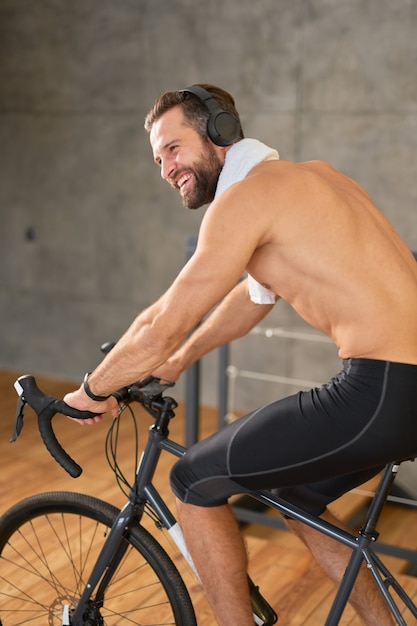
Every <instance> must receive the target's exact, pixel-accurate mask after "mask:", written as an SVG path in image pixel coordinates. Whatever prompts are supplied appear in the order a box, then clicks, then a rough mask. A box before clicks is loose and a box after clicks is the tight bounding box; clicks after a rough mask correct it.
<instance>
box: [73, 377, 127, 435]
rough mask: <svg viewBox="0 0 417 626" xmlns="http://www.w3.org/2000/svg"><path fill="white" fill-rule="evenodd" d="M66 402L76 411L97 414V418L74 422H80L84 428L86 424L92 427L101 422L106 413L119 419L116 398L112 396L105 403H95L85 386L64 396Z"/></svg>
mask: <svg viewBox="0 0 417 626" xmlns="http://www.w3.org/2000/svg"><path fill="white" fill-rule="evenodd" d="M64 402H66V403H67V404H69V405H70V406H72V407H73V408H74V409H79V410H80V411H91V412H92V413H97V416H96V417H91V418H89V419H86V420H78V419H75V420H74V421H75V422H78V424H80V425H81V426H84V424H88V425H92V424H97V423H98V422H101V421H102V419H103V414H104V413H110V414H111V415H112V416H113V417H118V414H119V412H118V404H117V400H116V398H113V396H110V398H109V399H108V400H106V401H105V402H94V400H91V399H90V398H89V397H88V396H87V394H86V393H85V391H84V387H83V385H81V386H80V388H79V389H77V391H72V392H71V393H67V394H66V396H64Z"/></svg>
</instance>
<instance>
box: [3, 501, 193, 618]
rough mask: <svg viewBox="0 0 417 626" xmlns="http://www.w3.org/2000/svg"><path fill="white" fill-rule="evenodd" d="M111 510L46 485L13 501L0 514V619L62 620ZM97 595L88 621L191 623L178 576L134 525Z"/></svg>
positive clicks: (70, 608)
mask: <svg viewBox="0 0 417 626" xmlns="http://www.w3.org/2000/svg"><path fill="white" fill-rule="evenodd" d="M117 513H118V510H117V509H116V508H115V507H113V506H112V505H110V504H108V503H106V502H103V501H102V500H98V499H97V498H93V497H90V496H86V495H82V494H77V493H71V492H53V493H45V494H40V495H37V496H32V497H30V498H27V499H25V500H22V501H21V502H19V503H17V504H16V505H15V506H13V507H12V508H11V509H9V510H8V511H7V512H6V513H5V514H4V515H3V516H2V518H1V519H0V568H1V569H0V580H1V588H0V624H2V625H3V626H19V625H20V624H26V626H27V625H31V626H32V625H33V626H45V625H46V624H48V625H49V626H62V625H63V624H71V614H72V612H73V610H74V608H75V607H76V605H77V602H78V599H79V597H80V595H81V593H82V591H83V590H84V588H85V585H86V579H87V578H88V576H89V574H90V572H91V570H92V568H93V566H94V564H95V562H96V560H97V556H98V554H99V553H100V550H101V548H102V545H103V543H104V541H105V539H106V535H107V534H108V530H109V528H110V527H111V526H112V524H113V520H114V519H115V517H116V515H117ZM126 541H127V542H128V548H127V550H126V553H125V555H124V557H123V560H122V562H121V563H120V565H119V567H118V569H117V571H116V572H115V574H114V576H113V577H112V579H111V581H110V583H109V585H108V587H107V589H106V592H105V597H104V601H103V602H102V603H100V606H97V603H95V600H94V596H92V599H91V607H90V613H89V615H88V617H86V618H85V621H84V623H85V624H88V625H89V626H99V625H100V626H115V625H116V624H117V625H121V624H140V625H141V626H151V625H152V626H155V625H159V626H163V625H166V624H176V625H180V626H195V625H196V620H195V616H194V610H193V607H192V604H191V600H190V598H189V595H188V592H187V590H186V588H185V585H184V583H183V581H182V579H181V576H180V574H179V572H178V570H177V569H176V567H175V566H174V564H173V563H172V561H171V559H170V558H169V557H168V555H167V554H166V552H165V551H164V550H163V548H162V547H161V546H160V545H159V544H158V542H157V541H156V540H155V539H154V538H153V537H152V535H150V534H149V533H148V532H147V531H146V530H145V529H144V528H142V527H141V526H139V525H138V526H136V527H134V528H133V529H132V530H131V531H129V533H128V534H127V537H126Z"/></svg>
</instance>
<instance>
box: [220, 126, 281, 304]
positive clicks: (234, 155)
mask: <svg viewBox="0 0 417 626" xmlns="http://www.w3.org/2000/svg"><path fill="white" fill-rule="evenodd" d="M278 159H279V154H278V152H277V150H274V149H273V148H269V147H268V146H266V145H265V144H264V143H262V142H261V141H258V140H257V139H249V138H248V139H242V140H241V141H238V142H237V143H234V144H233V145H232V147H231V148H230V149H229V150H228V152H227V153H226V160H225V163H224V166H223V169H222V171H221V173H220V176H219V180H218V182H217V188H216V194H215V197H216V198H217V197H218V196H219V195H220V194H221V193H223V191H225V190H226V189H227V188H228V187H230V186H231V185H233V184H234V183H237V182H239V181H240V180H243V179H244V178H246V176H247V175H248V174H249V172H250V171H251V170H252V169H253V168H254V167H255V165H258V164H259V163H262V162H263V161H276V160H278ZM248 288H249V295H250V298H251V300H252V302H255V303H256V304H274V303H275V300H276V295H275V294H274V292H273V291H271V290H270V289H267V288H266V287H264V286H263V285H261V284H260V283H258V281H257V280H255V279H254V278H253V277H252V276H251V275H250V274H248Z"/></svg>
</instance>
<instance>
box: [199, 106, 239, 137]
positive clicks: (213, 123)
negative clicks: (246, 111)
mask: <svg viewBox="0 0 417 626" xmlns="http://www.w3.org/2000/svg"><path fill="white" fill-rule="evenodd" d="M207 134H208V136H209V137H210V139H211V141H212V142H213V143H214V144H216V145H217V146H230V145H231V144H232V143H234V142H235V141H236V139H238V137H239V135H240V124H239V122H238V121H237V119H236V118H235V117H234V116H233V115H232V114H231V113H227V111H222V110H221V109H220V111H219V113H217V114H215V115H213V114H211V115H210V117H209V119H208V122H207Z"/></svg>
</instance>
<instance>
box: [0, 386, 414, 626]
mask: <svg viewBox="0 0 417 626" xmlns="http://www.w3.org/2000/svg"><path fill="white" fill-rule="evenodd" d="M171 386H172V383H171V384H169V383H165V382H162V381H161V380H160V379H156V378H153V377H150V378H147V379H145V380H143V381H140V382H138V383H135V384H133V385H131V386H129V387H126V388H124V389H122V390H120V391H119V392H117V393H116V394H114V395H115V396H116V398H117V400H118V401H119V404H120V413H122V412H123V411H125V410H126V408H127V407H129V408H130V404H131V403H132V402H139V403H140V404H141V405H142V406H143V407H144V408H145V409H146V410H147V411H148V413H149V414H150V415H151V416H152V418H153V419H154V424H153V425H152V426H151V427H150V429H149V431H148V439H147V442H146V445H145V446H144V449H143V452H142V457H141V460H140V462H139V463H138V466H137V471H136V474H135V480H134V482H133V484H132V485H129V484H128V482H127V481H126V478H125V477H124V476H123V474H121V472H120V467H119V465H118V463H117V458H116V448H117V445H116V444H115V442H117V437H118V424H119V423H120V420H118V419H116V420H114V421H113V423H112V425H111V427H110V429H109V435H108V439H107V448H108V455H109V461H110V463H111V465H112V469H113V471H114V472H115V474H116V476H117V479H118V481H119V482H120V483H121V485H123V488H124V489H125V488H127V489H128V490H127V495H128V501H127V503H126V505H125V506H124V507H123V508H122V510H120V511H119V510H118V509H117V508H116V507H114V506H112V505H111V504H109V503H106V502H104V501H102V500H99V499H97V498H94V497H91V496H86V495H83V494H76V493H72V492H51V493H45V494H39V495H35V496H32V497H29V498H26V499H25V500H22V501H21V502H19V503H17V504H16V505H14V506H13V507H11V508H10V509H9V510H8V511H7V512H6V513H5V514H4V515H3V516H2V517H1V519H0V555H1V568H2V573H1V580H2V589H1V590H0V626H18V625H19V624H23V623H24V624H35V625H36V624H42V625H43V626H44V625H45V623H47V624H49V625H52V626H104V625H106V626H110V625H114V624H120V623H121V621H120V620H123V623H129V624H141V625H142V626H146V625H147V626H150V625H151V624H161V625H162V624H176V625H178V626H195V625H196V617H195V613H194V609H193V606H192V602H191V599H190V595H189V593H188V591H187V588H186V586H185V584H184V582H183V580H182V578H181V576H180V574H179V572H178V569H177V568H176V566H175V565H174V564H173V562H172V560H171V559H170V557H169V556H168V555H167V553H166V552H165V550H164V549H163V548H162V547H161V546H160V544H159V543H158V541H157V540H156V539H155V537H154V536H153V535H151V534H150V533H149V532H148V531H147V530H146V529H145V528H144V527H143V526H142V525H141V520H142V517H143V515H144V513H147V514H149V515H150V516H151V517H152V519H153V521H154V523H155V526H156V527H157V528H160V529H166V530H167V531H168V533H169V534H170V535H171V537H172V538H173V539H174V542H175V543H176V545H177V546H178V547H179V549H180V550H181V552H182V554H183V555H184V557H185V558H186V559H187V560H188V562H189V563H190V564H191V566H192V561H191V559H190V556H189V554H188V552H187V548H186V546H185V543H184V539H183V537H182V533H181V530H180V528H179V526H178V524H177V522H176V520H175V517H174V516H173V514H172V513H171V511H170V510H169V508H168V506H167V505H166V503H165V502H164V501H163V499H162V498H161V496H160V494H159V493H158V491H157V490H156V489H155V487H154V486H153V484H152V479H153V476H154V474H155V472H156V469H157V466H158V460H159V457H160V454H161V452H162V450H165V451H167V452H169V453H170V454H173V455H174V456H176V457H178V458H179V457H181V456H182V455H183V454H184V453H185V452H186V449H185V448H184V447H183V446H181V445H179V444H177V443H176V442H174V441H172V440H170V438H169V422H170V420H171V419H172V418H173V417H174V415H175V409H176V407H177V403H176V401H175V400H174V399H173V398H172V397H170V396H168V395H166V393H165V392H166V390H167V389H168V388H169V387H171ZM15 387H16V390H17V392H18V394H19V400H18V407H17V413H16V420H15V428H14V433H13V437H12V440H15V439H16V438H17V437H18V436H19V434H20V432H21V429H22V426H23V414H24V408H25V406H26V404H29V405H30V406H31V407H32V408H33V409H34V410H35V412H36V413H37V416H38V424H39V430H40V433H41V436H42V439H43V441H44V443H45V445H46V447H47V449H48V450H49V452H50V453H51V454H52V456H53V457H54V458H55V460H56V461H57V462H58V463H60V465H62V467H63V468H64V469H65V470H66V471H67V472H68V473H69V474H70V475H72V476H74V477H76V476H78V475H79V474H80V473H81V471H82V470H81V468H80V467H79V465H78V464H77V463H76V462H75V461H74V460H73V459H72V458H71V457H70V456H69V455H68V454H67V452H66V451H65V450H64V449H63V448H62V447H61V445H60V444H59V442H58V441H57V439H56V437H55V434H54V432H53V429H52V419H53V418H54V416H55V415H56V414H57V413H60V414H63V415H67V416H69V417H76V418H86V417H90V416H91V414H90V413H86V412H80V411H77V410H75V409H72V408H71V407H69V406H68V405H66V404H65V403H64V402H63V401H62V400H57V399H55V398H53V397H51V396H48V395H46V394H44V393H42V392H41V391H40V390H39V388H38V387H37V385H36V381H35V379H34V378H33V377H32V376H23V377H20V378H19V379H18V380H17V381H16V383H15ZM398 467H399V463H390V464H388V465H387V466H386V468H385V471H384V472H383V474H382V478H381V481H380V483H379V486H378V488H377V490H376V494H375V496H374V498H373V500H372V502H371V504H370V506H369V509H368V512H367V515H366V519H365V521H364V524H363V526H362V528H361V530H360V531H359V533H358V534H357V535H356V536H355V535H353V534H351V533H349V532H346V531H344V530H341V529H339V528H337V527H336V526H333V525H332V524H329V523H327V522H325V521H323V520H321V519H320V518H315V517H314V516H311V515H310V514H308V513H307V512H305V511H303V510H301V509H299V508H297V507H295V506H293V505H291V504H290V503H288V502H286V501H285V500H282V499H281V498H278V497H276V496H274V495H273V494H272V493H271V492H269V491H259V492H256V493H252V494H250V495H251V497H253V498H255V499H256V500H258V501H260V502H261V503H263V504H264V505H266V506H268V507H271V508H273V509H275V510H276V511H278V512H279V513H281V514H283V515H285V516H287V517H289V518H292V519H295V520H298V521H300V522H303V523H304V524H307V525H309V526H311V527H312V528H315V529H316V530H318V531H319V532H321V533H324V534H325V535H327V536H330V537H333V539H335V540H336V541H338V542H340V543H342V544H344V545H346V546H349V547H350V548H351V549H352V557H351V559H350V561H349V563H348V566H347V569H346V572H345V575H344V578H343V580H342V582H341V584H340V586H339V588H338V590H337V592H336V595H335V598H334V601H333V604H332V606H331V608H330V611H329V614H328V617H327V620H326V622H325V626H337V624H339V622H340V619H341V617H342V614H343V612H344V608H345V606H346V604H347V602H348V599H349V595H350V592H351V590H352V587H353V585H354V582H355V580H356V577H357V575H358V572H359V569H360V567H361V565H362V563H363V562H365V563H366V565H367V567H368V568H369V569H370V571H371V573H372V575H373V577H374V579H375V581H376V583H377V585H378V587H379V590H380V592H381V594H382V596H383V597H384V599H385V601H386V602H387V605H388V606H389V608H390V610H391V613H392V615H393V617H394V619H395V621H396V623H397V624H399V625H400V626H406V621H405V620H404V618H403V616H402V615H401V613H400V609H399V606H398V601H399V600H401V601H402V602H403V604H404V605H405V606H406V607H407V608H408V610H409V611H410V612H411V614H412V615H413V616H414V617H415V618H417V607H416V605H415V604H414V603H413V601H412V600H411V598H410V597H409V595H408V594H407V593H406V591H405V590H404V589H403V588H402V587H401V585H400V583H399V582H398V581H397V580H396V579H395V578H394V576H393V575H392V574H391V573H390V571H389V570H388V568H387V567H386V566H385V565H384V564H383V562H382V561H381V559H380V558H379V557H378V556H377V555H376V554H375V551H374V550H373V548H372V547H371V544H372V543H374V542H375V541H376V540H377V535H378V533H377V531H376V524H377V521H378V518H379V515H380V513H381V510H382V507H383V505H384V502H385V500H386V498H387V496H388V493H389V491H390V489H391V486H392V483H393V481H394V479H395V476H396V473H397V471H398ZM248 584H249V585H250V588H251V595H252V604H253V614H254V622H255V623H256V624H257V625H258V626H261V625H263V626H272V625H273V624H274V623H276V621H277V620H278V617H277V615H276V613H275V611H274V610H273V609H272V607H271V606H270V605H269V604H268V602H267V601H266V600H265V599H264V598H263V597H262V595H261V594H260V592H259V589H258V587H256V585H255V584H254V583H253V582H252V581H251V580H250V579H249V577H248ZM392 591H394V592H395V594H396V596H397V598H396V599H395V598H394V595H393V593H392Z"/></svg>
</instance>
